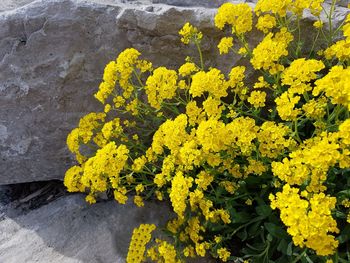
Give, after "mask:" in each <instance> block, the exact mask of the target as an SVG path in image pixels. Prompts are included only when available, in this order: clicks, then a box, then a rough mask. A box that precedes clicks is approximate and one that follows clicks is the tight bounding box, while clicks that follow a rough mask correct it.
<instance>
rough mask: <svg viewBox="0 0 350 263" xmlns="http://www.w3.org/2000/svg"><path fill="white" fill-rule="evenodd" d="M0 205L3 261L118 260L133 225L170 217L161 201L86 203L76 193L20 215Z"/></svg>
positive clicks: (74, 262)
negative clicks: (143, 202)
mask: <svg viewBox="0 0 350 263" xmlns="http://www.w3.org/2000/svg"><path fill="white" fill-rule="evenodd" d="M0 206H1V205H0ZM2 210H3V209H1V207H0V233H1V235H0V262H6V263H22V262H23V263H24V262H26V263H33V262H37V263H40V262H41V263H47V262H53V263H55V262H60V263H80V262H81V263H83V262H84V263H98V262H103V263H115V262H117V263H122V262H125V258H126V255H127V251H128V247H129V242H130V239H131V236H132V231H133V229H134V228H135V227H138V226H139V225H140V224H144V223H150V224H155V225H157V226H164V224H165V222H166V221H167V220H168V219H169V216H170V210H169V208H168V206H166V205H165V204H164V203H161V204H160V203H151V202H148V203H147V202H146V204H145V207H143V208H138V207H136V206H135V205H133V204H132V203H131V202H128V203H127V204H126V205H119V204H117V203H116V202H115V201H107V202H101V203H97V204H95V205H92V206H90V205H88V204H86V203H85V201H84V199H83V196H82V195H69V196H64V197H62V198H60V199H58V200H56V201H54V202H52V203H50V204H48V205H45V206H42V207H40V208H38V209H36V210H33V211H30V212H29V213H27V214H24V215H23V214H22V215H16V213H15V215H11V212H10V211H5V212H4V211H2ZM207 262H208V261H207Z"/></svg>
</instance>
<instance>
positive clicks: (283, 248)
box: [277, 239, 288, 255]
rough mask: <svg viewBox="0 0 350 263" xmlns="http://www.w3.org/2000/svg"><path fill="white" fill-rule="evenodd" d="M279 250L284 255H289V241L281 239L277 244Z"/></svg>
mask: <svg viewBox="0 0 350 263" xmlns="http://www.w3.org/2000/svg"><path fill="white" fill-rule="evenodd" d="M277 250H278V251H279V252H281V253H282V254H284V255H287V250H288V243H287V241H286V240H285V239H281V241H280V243H279V244H278V246H277Z"/></svg>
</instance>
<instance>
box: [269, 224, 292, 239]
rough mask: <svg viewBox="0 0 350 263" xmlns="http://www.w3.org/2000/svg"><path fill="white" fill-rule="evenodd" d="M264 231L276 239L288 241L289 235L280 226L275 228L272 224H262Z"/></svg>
mask: <svg viewBox="0 0 350 263" xmlns="http://www.w3.org/2000/svg"><path fill="white" fill-rule="evenodd" d="M264 226H265V228H266V230H267V231H268V232H269V233H270V234H271V235H272V236H273V237H276V238H278V239H288V238H289V235H288V234H287V232H286V231H285V230H284V229H283V228H282V227H280V226H277V225H275V224H273V223H265V224H264Z"/></svg>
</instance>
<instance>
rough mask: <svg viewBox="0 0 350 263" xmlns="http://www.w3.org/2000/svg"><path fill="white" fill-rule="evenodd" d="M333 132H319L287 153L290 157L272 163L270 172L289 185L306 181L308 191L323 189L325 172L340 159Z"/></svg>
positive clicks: (325, 177)
mask: <svg viewBox="0 0 350 263" xmlns="http://www.w3.org/2000/svg"><path fill="white" fill-rule="evenodd" d="M334 137H335V136H334V135H333V134H321V136H318V137H314V138H313V139H310V140H309V141H307V142H306V143H305V144H303V145H301V146H300V148H299V149H298V150H295V151H293V152H291V153H290V154H289V157H290V159H288V158H284V159H283V161H282V162H273V163H272V172H273V173H274V174H275V175H276V176H278V177H279V178H280V179H281V180H283V181H285V182H287V183H288V184H290V185H294V184H297V185H302V184H304V183H306V182H309V183H308V187H307V189H308V191H311V192H318V191H324V190H325V189H326V188H325V186H323V185H322V184H323V182H324V181H325V180H326V179H327V172H328V170H329V168H330V167H333V166H334V165H335V164H336V163H338V162H339V160H340V159H341V153H340V152H339V144H338V143H337V142H336V141H335V140H334Z"/></svg>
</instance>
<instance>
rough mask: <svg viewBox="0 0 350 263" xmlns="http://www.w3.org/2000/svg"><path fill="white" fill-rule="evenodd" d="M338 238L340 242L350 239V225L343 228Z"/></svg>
mask: <svg viewBox="0 0 350 263" xmlns="http://www.w3.org/2000/svg"><path fill="white" fill-rule="evenodd" d="M337 239H338V240H339V243H340V244H342V243H345V242H347V241H348V240H349V239H350V225H346V227H344V228H343V230H342V231H341V232H340V235H339V236H338V238H337Z"/></svg>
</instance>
